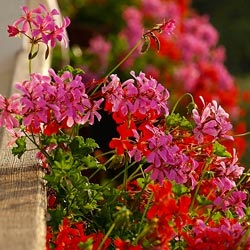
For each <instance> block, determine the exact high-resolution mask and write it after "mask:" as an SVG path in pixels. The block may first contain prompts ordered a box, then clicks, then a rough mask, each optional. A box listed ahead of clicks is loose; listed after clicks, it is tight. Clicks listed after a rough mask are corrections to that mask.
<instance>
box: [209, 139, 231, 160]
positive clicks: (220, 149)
mask: <svg viewBox="0 0 250 250" xmlns="http://www.w3.org/2000/svg"><path fill="white" fill-rule="evenodd" d="M213 153H214V154H215V155H217V156H221V157H232V155H231V154H230V153H229V152H228V151H227V150H226V147H225V146H223V145H222V144H220V143H219V142H217V141H215V142H214V144H213Z"/></svg>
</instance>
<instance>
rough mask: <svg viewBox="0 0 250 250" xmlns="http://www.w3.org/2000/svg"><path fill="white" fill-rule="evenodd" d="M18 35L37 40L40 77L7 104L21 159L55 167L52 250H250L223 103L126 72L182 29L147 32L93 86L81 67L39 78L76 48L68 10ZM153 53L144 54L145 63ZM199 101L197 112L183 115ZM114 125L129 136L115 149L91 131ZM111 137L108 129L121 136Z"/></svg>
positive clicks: (33, 76)
mask: <svg viewBox="0 0 250 250" xmlns="http://www.w3.org/2000/svg"><path fill="white" fill-rule="evenodd" d="M22 10H23V16H21V18H19V19H18V20H17V21H16V22H15V23H14V24H13V25H10V26H9V29H8V32H9V35H10V36H17V35H23V36H26V37H27V39H29V41H30V46H31V49H30V53H29V55H28V60H29V61H30V64H29V72H30V78H29V79H26V80H24V81H23V82H21V83H17V84H16V88H17V89H18V90H19V93H16V94H13V95H12V96H10V97H9V98H6V97H3V96H2V95H0V125H1V126H4V127H5V128H6V129H7V130H8V131H9V132H10V134H11V135H12V136H13V137H14V141H12V143H11V146H12V152H13V154H14V155H16V156H17V157H19V158H20V157H22V155H23V154H24V153H25V151H27V150H31V149H34V154H36V156H37V158H38V159H39V160H40V162H41V167H42V168H43V169H44V172H45V175H44V179H45V180H46V182H47V190H48V209H47V210H48V218H47V249H57V250H58V249H98V250H101V249H120V250H125V249H131V250H132V249H249V248H250V237H249V216H250V214H249V213H250V211H249V207H248V206H247V203H248V199H249V197H248V191H247V186H246V185H245V183H246V179H247V175H248V174H249V170H247V171H245V172H244V167H242V166H241V165H240V163H239V161H238V156H237V148H234V147H233V146H232V145H233V144H232V142H233V141H234V137H235V136H236V135H235V134H234V133H233V130H232V128H233V126H232V124H231V122H230V117H229V114H228V113H227V112H226V111H225V110H224V109H223V107H222V106H220V105H219V104H218V103H217V101H215V100H213V101H211V102H206V101H205V100H204V99H203V97H200V102H201V104H202V105H201V106H199V107H198V106H197V105H196V103H195V102H194V99H193V96H192V95H191V94H190V93H185V94H183V96H182V97H180V98H179V99H178V100H176V103H175V105H172V106H171V105H170V104H169V100H170V98H171V96H170V93H169V91H168V89H167V88H166V87H165V86H163V85H162V84H161V83H159V82H158V81H157V79H155V78H153V77H152V76H150V75H149V74H146V73H143V72H142V71H141V72H134V71H133V69H132V70H131V71H130V75H128V76H127V80H125V81H122V80H120V78H119V76H118V75H116V74H115V72H114V71H115V70H116V69H117V67H118V66H120V65H121V64H122V63H123V62H125V61H126V59H127V58H129V56H130V55H131V54H132V52H133V51H135V50H137V49H140V51H141V52H142V53H146V52H147V50H148V49H150V47H151V44H154V46H156V47H157V48H158V50H160V41H161V39H160V37H161V35H162V34H164V33H165V35H164V36H166V35H167V36H171V35H172V33H173V32H174V27H175V21H173V20H163V21H162V23H161V24H157V25H155V26H154V25H152V28H151V29H150V30H148V31H146V32H144V33H143V35H142V36H141V38H139V40H138V42H137V43H136V44H135V45H134V47H132V48H131V50H130V51H129V52H128V53H127V56H125V57H124V59H122V61H121V62H120V63H118V66H115V67H114V69H113V70H111V71H110V72H109V73H108V74H107V75H106V76H104V77H103V78H100V79H92V80H90V81H85V80H84V78H83V76H84V72H82V71H81V70H80V69H75V68H73V67H71V66H66V67H65V68H63V69H62V70H60V71H58V72H55V71H54V70H53V69H50V70H49V72H48V75H42V74H40V73H38V72H32V60H33V58H34V57H35V56H36V55H37V54H38V53H39V45H40V44H41V46H43V45H45V46H46V48H47V50H46V53H45V59H46V58H47V57H48V53H50V51H49V48H50V47H54V46H55V42H56V41H59V42H63V43H64V45H66V46H67V45H68V41H67V37H66V35H65V29H66V28H67V27H68V25H69V23H70V21H69V19H68V18H64V19H63V21H62V24H61V25H58V24H56V23H55V21H54V16H55V15H58V14H59V12H58V11H57V10H52V11H48V10H47V9H46V7H45V6H44V5H41V4H40V5H39V7H38V8H36V9H31V10H29V9H28V8H27V7H25V6H24V7H23V8H22ZM141 56H143V55H141ZM183 100H185V103H186V100H189V101H188V103H189V104H188V105H187V107H186V112H185V114H184V115H183V114H180V113H178V112H177V107H178V106H180V105H182V101H183ZM103 113H106V115H108V116H110V117H112V119H113V121H114V122H115V124H116V130H117V136H116V137H113V138H112V139H111V141H110V142H109V147H110V150H109V151H105V152H104V151H103V150H102V149H101V148H99V146H98V144H97V143H96V142H95V140H94V139H93V138H88V137H87V136H80V135H79V131H80V130H81V128H82V127H86V126H92V125H93V124H96V123H102V118H103ZM109 132H111V131H103V133H109Z"/></svg>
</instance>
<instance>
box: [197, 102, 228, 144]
mask: <svg viewBox="0 0 250 250" xmlns="http://www.w3.org/2000/svg"><path fill="white" fill-rule="evenodd" d="M200 98H201V101H202V103H203V105H204V108H203V111H202V114H199V111H198V110H197V109H194V110H193V119H194V121H195V123H196V127H195V128H194V136H195V139H196V140H197V141H198V142H199V143H202V142H203V141H204V136H205V135H209V136H212V137H213V138H214V139H219V138H226V139H230V140H233V137H232V136H230V135H228V134H227V133H228V132H229V131H230V130H231V129H232V124H231V123H230V121H229V114H228V113H226V111H225V110H224V109H223V108H222V107H221V106H219V105H218V103H217V102H216V101H212V103H209V104H207V105H205V102H204V99H203V98H202V97H200Z"/></svg>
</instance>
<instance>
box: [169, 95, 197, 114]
mask: <svg viewBox="0 0 250 250" xmlns="http://www.w3.org/2000/svg"><path fill="white" fill-rule="evenodd" d="M185 96H189V97H190V98H191V102H192V103H193V104H194V105H195V102H194V98H193V96H192V94H190V93H185V94H184V95H182V96H181V97H179V99H178V100H177V101H176V103H175V105H174V107H173V109H172V111H171V115H172V114H173V113H174V112H175V110H176V108H177V106H178V104H179V103H180V101H181V100H182V99H183V98H184V97H185Z"/></svg>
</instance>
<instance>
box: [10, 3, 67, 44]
mask: <svg viewBox="0 0 250 250" xmlns="http://www.w3.org/2000/svg"><path fill="white" fill-rule="evenodd" d="M22 10H23V12H24V15H23V16H21V17H20V18H19V19H18V20H17V21H15V22H14V24H13V25H9V26H8V32H9V36H16V35H18V34H24V35H25V36H27V37H28V38H29V39H30V41H31V43H38V42H43V43H45V44H46V45H50V46H51V47H52V48H53V47H55V42H56V41H59V42H61V41H63V43H64V45H65V47H67V46H68V38H67V35H66V31H65V29H66V28H67V27H68V26H69V24H70V20H69V18H68V17H65V18H63V19H62V24H61V25H58V24H56V23H55V17H54V16H58V15H59V12H58V11H57V10H56V9H53V10H51V11H48V10H47V8H46V7H45V6H44V5H43V4H40V5H39V7H38V8H35V9H31V10H29V8H28V7H27V6H23V7H22Z"/></svg>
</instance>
